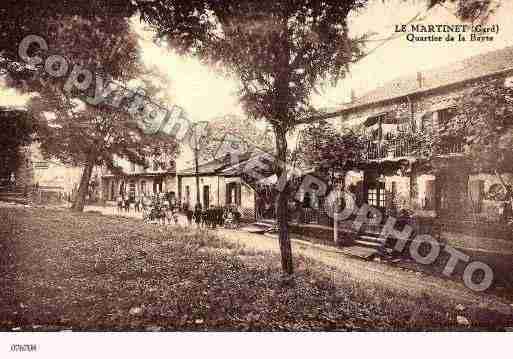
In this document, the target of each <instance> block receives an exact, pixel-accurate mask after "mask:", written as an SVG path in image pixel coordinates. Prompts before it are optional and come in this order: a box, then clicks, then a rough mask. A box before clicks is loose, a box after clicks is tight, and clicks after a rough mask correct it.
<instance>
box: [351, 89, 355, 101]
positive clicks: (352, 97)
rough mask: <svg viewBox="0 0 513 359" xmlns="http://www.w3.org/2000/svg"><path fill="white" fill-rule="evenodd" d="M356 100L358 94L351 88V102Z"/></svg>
mask: <svg viewBox="0 0 513 359" xmlns="http://www.w3.org/2000/svg"><path fill="white" fill-rule="evenodd" d="M355 100H356V95H355V93H354V90H353V89H351V102H355Z"/></svg>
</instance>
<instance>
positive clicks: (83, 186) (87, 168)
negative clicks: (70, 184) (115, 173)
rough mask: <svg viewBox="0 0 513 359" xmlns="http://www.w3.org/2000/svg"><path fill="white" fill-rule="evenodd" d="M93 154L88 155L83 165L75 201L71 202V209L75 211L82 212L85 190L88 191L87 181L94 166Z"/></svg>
mask: <svg viewBox="0 0 513 359" xmlns="http://www.w3.org/2000/svg"><path fill="white" fill-rule="evenodd" d="M94 160H95V158H94V156H92V155H90V156H89V157H88V159H87V161H86V163H85V165H84V172H82V177H81V178H80V186H79V187H78V193H77V196H76V197H75V201H74V202H73V206H72V207H71V209H72V210H73V211H76V212H83V211H84V206H85V201H86V196H87V192H88V191H89V181H90V180H91V175H92V173H93V167H94V162H95V161H94Z"/></svg>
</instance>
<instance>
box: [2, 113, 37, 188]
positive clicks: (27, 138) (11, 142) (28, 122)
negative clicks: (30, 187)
mask: <svg viewBox="0 0 513 359" xmlns="http://www.w3.org/2000/svg"><path fill="white" fill-rule="evenodd" d="M33 132H34V121H33V119H32V117H31V116H30V115H29V114H28V113H27V112H26V111H21V110H14V109H2V108H0V178H5V177H7V176H8V175H9V174H10V173H11V172H14V171H15V169H16V168H17V167H18V165H19V164H20V160H21V158H20V156H19V155H20V153H19V150H20V147H21V146H27V145H29V144H30V142H31V140H32V134H33Z"/></svg>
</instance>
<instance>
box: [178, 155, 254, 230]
mask: <svg viewBox="0 0 513 359" xmlns="http://www.w3.org/2000/svg"><path fill="white" fill-rule="evenodd" d="M241 163H244V158H241V162H239V163H232V162H230V161H227V160H213V161H209V162H206V163H202V164H200V165H199V166H198V171H197V174H198V179H199V196H200V197H199V199H198V198H197V187H196V168H195V167H191V168H188V169H185V170H183V171H179V172H178V174H177V178H178V188H179V198H180V202H181V203H182V205H188V206H189V208H194V206H195V205H196V203H200V204H201V206H202V207H203V208H208V207H210V206H221V207H226V206H232V207H236V208H237V209H238V210H239V212H240V213H241V214H242V217H243V218H244V219H245V220H254V219H255V215H256V210H255V203H256V193H255V191H254V189H253V188H252V187H251V186H250V185H249V184H247V183H246V182H245V181H244V180H243V178H242V174H241V173H240V171H239V168H240V167H239V166H240V165H241Z"/></svg>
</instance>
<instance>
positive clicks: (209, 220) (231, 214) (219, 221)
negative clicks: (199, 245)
mask: <svg viewBox="0 0 513 359" xmlns="http://www.w3.org/2000/svg"><path fill="white" fill-rule="evenodd" d="M183 210H184V212H185V215H186V217H187V223H188V225H192V224H193V222H194V223H195V224H196V226H198V227H202V228H216V227H217V226H220V227H223V226H224V227H225V228H235V227H237V226H238V224H239V223H240V219H241V214H240V212H239V211H238V210H237V208H236V207H221V206H210V207H208V208H203V207H202V206H201V204H200V203H198V204H196V206H194V210H192V209H191V208H190V206H189V205H188V204H187V203H186V204H184V208H183Z"/></svg>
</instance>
